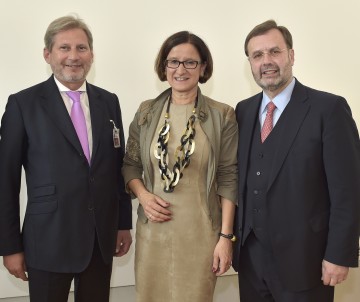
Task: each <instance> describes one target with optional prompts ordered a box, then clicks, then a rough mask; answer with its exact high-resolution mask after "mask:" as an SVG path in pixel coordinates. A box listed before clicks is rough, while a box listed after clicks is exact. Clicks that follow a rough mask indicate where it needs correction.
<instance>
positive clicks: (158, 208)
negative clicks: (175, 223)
mask: <svg viewBox="0 0 360 302" xmlns="http://www.w3.org/2000/svg"><path fill="white" fill-rule="evenodd" d="M137 198H138V200H139V202H140V204H141V205H142V207H143V209H144V212H145V215H146V217H147V218H148V219H149V220H150V221H151V222H166V221H169V220H171V214H172V213H171V211H169V209H168V208H169V206H170V203H169V202H167V201H165V200H164V199H162V198H161V197H159V196H157V195H154V194H152V193H150V192H143V193H141V194H139V195H138V196H137Z"/></svg>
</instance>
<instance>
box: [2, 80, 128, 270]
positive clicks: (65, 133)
mask: <svg viewBox="0 0 360 302" xmlns="http://www.w3.org/2000/svg"><path fill="white" fill-rule="evenodd" d="M87 94H88V97H89V106H90V115H91V123H92V135H93V150H92V158H91V165H90V166H89V164H88V162H87V160H86V157H85V156H84V154H83V151H82V148H81V145H80V141H79V139H78V137H77V135H76V132H75V129H74V127H73V124H72V122H71V119H70V116H69V113H68V111H67V110H66V107H65V104H64V101H63V99H62V97H61V95H60V93H59V90H58V87H57V85H56V83H55V81H54V78H53V76H52V77H50V78H49V79H48V80H47V81H45V82H43V83H40V84H38V85H36V86H33V87H31V88H28V89H26V90H23V91H21V92H19V93H16V94H14V95H11V96H10V97H9V100H8V104H7V106H6V110H5V113H4V115H3V118H2V125H1V140H0V209H1V210H0V255H10V254H14V253H18V252H21V251H24V252H25V259H26V264H27V265H28V266H30V267H33V268H37V269H41V270H46V271H54V272H68V273H69V272H80V271H82V270H84V269H85V268H86V266H87V265H88V263H89V261H90V258H91V255H92V251H93V246H94V239H95V236H97V239H98V242H99V245H100V249H101V252H102V255H103V258H104V260H105V262H107V263H110V261H111V260H112V257H113V254H114V251H115V245H116V236H117V230H118V229H131V202H130V196H129V195H128V194H126V192H125V188H124V181H123V178H122V176H121V172H120V169H121V166H122V161H123V155H124V147H125V143H124V134H123V127H122V120H121V112H120V106H119V101H118V98H117V96H116V95H115V94H112V93H109V92H107V91H106V90H103V89H101V88H99V87H96V86H94V85H90V84H88V83H87ZM110 120H113V121H114V122H115V124H116V126H117V127H118V128H119V129H120V138H121V139H120V140H121V147H120V148H114V144H113V124H112V123H111V122H110ZM22 167H23V168H24V170H25V176H26V185H27V197H28V201H27V208H26V213H25V218H24V224H23V230H22V231H21V230H20V219H19V192H20V185H21V170H22Z"/></svg>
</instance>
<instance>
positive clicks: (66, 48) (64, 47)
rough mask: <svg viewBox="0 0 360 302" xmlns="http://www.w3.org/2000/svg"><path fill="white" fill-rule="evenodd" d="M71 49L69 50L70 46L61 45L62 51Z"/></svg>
mask: <svg viewBox="0 0 360 302" xmlns="http://www.w3.org/2000/svg"><path fill="white" fill-rule="evenodd" d="M69 49H70V48H69V46H67V45H61V46H60V50H64V51H65V50H69Z"/></svg>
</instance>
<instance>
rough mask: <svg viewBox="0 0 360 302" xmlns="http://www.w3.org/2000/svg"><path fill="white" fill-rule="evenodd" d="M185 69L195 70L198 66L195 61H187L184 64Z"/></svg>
mask: <svg viewBox="0 0 360 302" xmlns="http://www.w3.org/2000/svg"><path fill="white" fill-rule="evenodd" d="M184 64H185V67H186V68H195V67H196V66H197V64H198V62H197V61H193V60H189V61H185V62H184Z"/></svg>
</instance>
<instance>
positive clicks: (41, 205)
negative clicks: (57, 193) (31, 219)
mask: <svg viewBox="0 0 360 302" xmlns="http://www.w3.org/2000/svg"><path fill="white" fill-rule="evenodd" d="M57 206H58V202H57V200H48V201H41V202H29V203H28V205H27V208H26V214H32V215H36V214H46V213H51V212H55V211H56V209H57Z"/></svg>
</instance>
